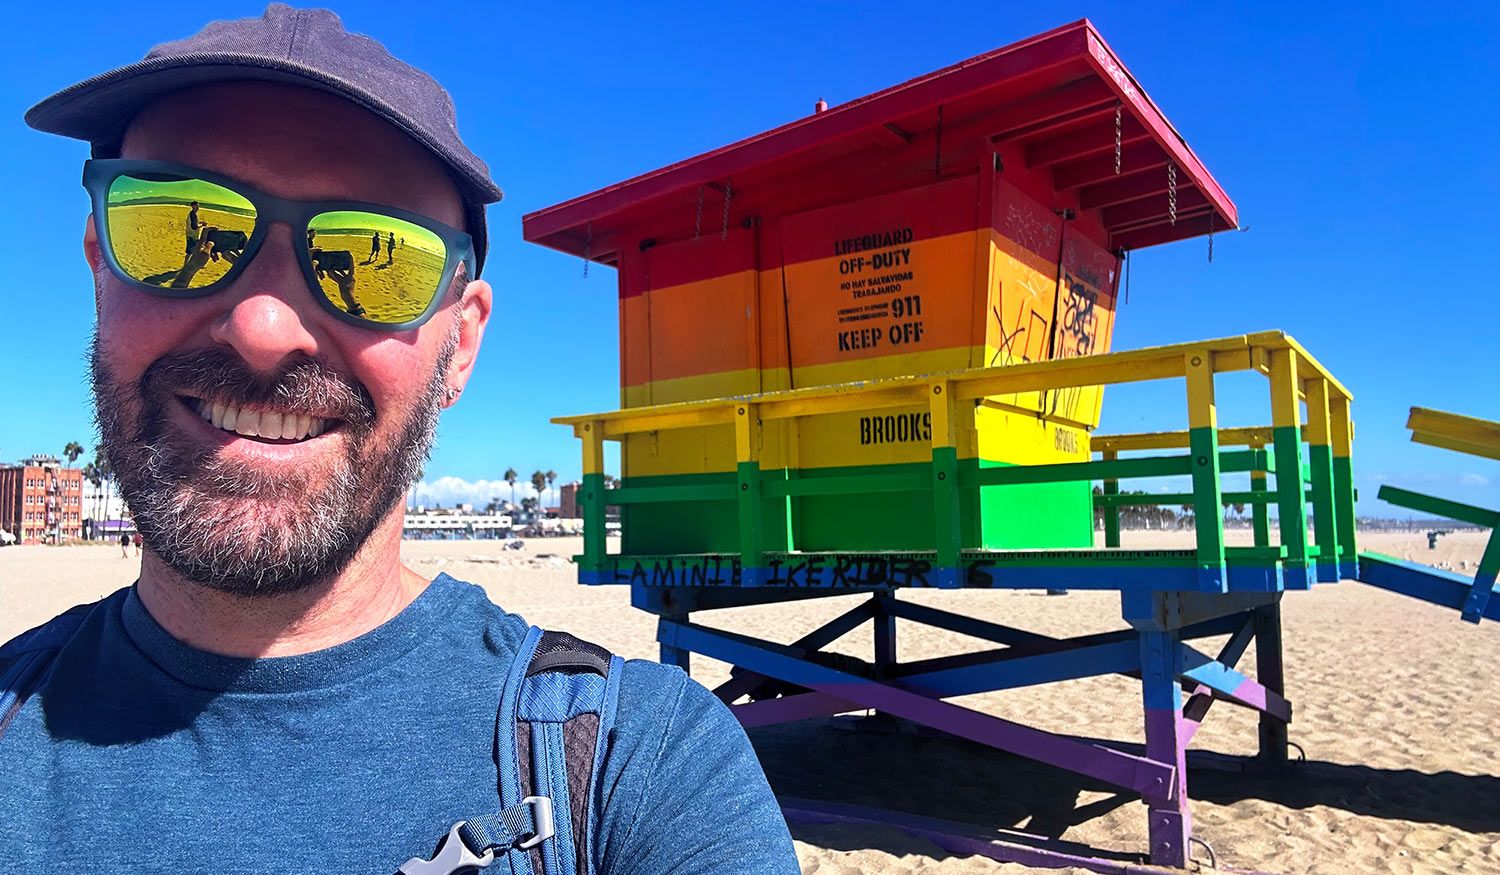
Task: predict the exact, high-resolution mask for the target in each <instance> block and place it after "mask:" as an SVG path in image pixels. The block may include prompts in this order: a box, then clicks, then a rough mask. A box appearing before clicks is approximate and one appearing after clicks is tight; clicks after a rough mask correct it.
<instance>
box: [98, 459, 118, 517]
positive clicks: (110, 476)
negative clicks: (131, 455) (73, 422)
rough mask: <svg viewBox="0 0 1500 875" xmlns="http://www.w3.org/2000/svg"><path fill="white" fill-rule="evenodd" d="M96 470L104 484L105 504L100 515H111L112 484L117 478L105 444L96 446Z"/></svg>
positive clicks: (100, 481)
mask: <svg viewBox="0 0 1500 875" xmlns="http://www.w3.org/2000/svg"><path fill="white" fill-rule="evenodd" d="M94 470H95V472H96V473H97V474H98V476H99V484H95V485H96V486H97V485H100V484H102V485H103V486H104V495H103V502H104V506H103V508H102V509H101V510H100V512H99V516H100V517H106V516H109V498H110V486H111V485H113V483H114V479H115V472H114V469H113V468H111V467H110V465H109V456H107V455H105V453H104V447H103V446H96V447H94Z"/></svg>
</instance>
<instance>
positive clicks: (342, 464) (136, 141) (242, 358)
mask: <svg viewBox="0 0 1500 875" xmlns="http://www.w3.org/2000/svg"><path fill="white" fill-rule="evenodd" d="M122 157H125V158H144V159H152V160H161V161H169V162H173V163H177V164H184V165H188V166H191V167H198V168H201V169H204V170H209V171H213V172H215V173H218V174H221V175H224V176H227V177H230V178H233V179H237V180H239V181H241V182H242V183H244V184H245V185H246V186H248V187H251V188H254V189H258V190H260V191H263V192H266V193H268V194H272V195H277V196H280V197H285V198H292V199H298V200H351V201H364V202H369V203H376V204H383V205H387V206H392V207H398V208H401V209H406V210H410V211H412V212H415V213H420V214H422V215H425V216H429V217H431V218H434V219H437V220H438V221H441V222H444V223H447V224H449V225H452V226H455V227H462V225H463V217H462V206H461V202H460V199H459V196H458V194H457V192H456V190H455V188H454V186H453V184H452V182H451V181H450V180H449V178H448V177H447V175H446V173H445V172H444V171H443V169H442V166H441V165H440V164H439V163H438V162H437V161H436V159H434V158H433V157H431V156H430V155H429V154H428V153H427V152H426V151H425V150H423V149H422V148H421V147H420V146H418V145H417V144H415V143H414V142H412V141H411V140H410V139H409V138H407V137H406V136H405V135H403V134H401V133H400V132H398V131H397V130H395V129H394V128H392V127H391V126H389V125H388V124H386V123H385V122H383V121H381V120H380V119H378V118H376V117H375V116H373V115H371V114H369V113H367V112H365V111H364V110H361V109H359V108H357V107H355V106H354V105H352V104H350V103H348V102H346V101H343V100H340V99H337V98H334V97H331V96H328V95H324V94H321V93H318V92H314V91H310V90H306V89H301V88H296V87H292V86H283V85H272V84H259V83H226V84H220V85H210V86H203V87H201V88H197V89H193V90H191V91H186V92H181V93H178V94H174V95H171V96H169V97H167V98H164V99H162V100H160V101H158V102H157V103H155V104H152V105H151V106H149V107H147V109H146V110H145V111H143V112H142V113H141V114H140V115H139V116H138V117H137V118H136V120H135V121H134V122H132V124H131V126H130V128H129V130H128V131H127V133H126V136H125V140H124V144H123V147H122ZM94 240H95V237H94V234H93V229H92V228H91V229H90V233H89V236H88V239H87V240H86V244H87V245H86V247H85V248H86V251H87V252H88V254H89V260H90V262H91V265H92V267H93V268H94V277H95V286H96V296H97V305H98V319H99V328H98V336H97V338H96V341H95V347H94V356H93V365H94V384H95V396H96V405H97V412H98V418H99V424H100V430H101V433H102V437H103V439H104V443H105V447H106V449H107V451H108V453H109V457H110V460H111V462H112V463H113V466H114V469H115V474H116V476H117V477H118V478H119V481H120V487H121V491H122V492H123V493H124V495H125V497H126V499H127V501H128V502H129V504H130V507H131V510H132V511H133V513H134V515H135V518H136V521H137V524H138V525H139V527H140V529H141V531H142V532H143V533H144V535H145V538H146V541H147V543H148V544H149V545H150V547H151V549H152V552H153V553H155V554H156V555H157V556H158V557H159V558H160V559H161V560H162V561H163V562H165V563H166V564H167V565H168V566H169V567H171V568H173V569H174V570H175V571H177V572H178V573H180V574H182V575H183V576H185V577H187V578H189V579H191V580H195V581H197V582H199V583H203V584H206V585H209V586H213V587H215V588H218V589H221V590H224V591H228V592H234V593H239V594H246V595H250V594H275V593H280V592H287V591H290V590H295V589H298V588H301V587H303V586H307V585H311V584H313V583H316V582H318V581H320V580H325V579H327V578H328V577H329V576H331V575H333V574H336V573H338V572H339V571H340V570H341V569H342V568H343V567H344V566H345V565H346V564H347V563H348V562H349V561H350V560H351V559H352V558H353V556H354V555H355V554H356V553H357V552H358V550H359V548H360V547H361V545H362V544H363V543H364V541H365V539H366V538H367V537H368V536H369V535H370V533H371V532H372V531H373V530H374V529H375V527H376V525H377V524H378V523H379V522H380V521H381V520H382V519H383V518H384V516H385V515H386V514H387V513H388V512H389V511H390V509H391V508H392V506H393V504H394V503H395V501H396V500H397V499H398V498H399V497H400V496H401V494H402V493H403V492H404V491H405V489H406V487H407V486H408V485H409V483H410V482H411V480H412V479H414V478H415V477H416V476H417V475H418V474H419V473H420V468H421V464H422V462H423V460H424V459H425V458H426V454H427V450H428V447H429V445H430V442H431V437H432V431H433V427H434V426H435V424H436V419H437V413H438V410H439V409H440V407H441V406H443V403H444V401H445V400H446V398H447V394H448V389H449V388H450V387H454V388H457V387H460V386H461V385H462V382H463V380H464V379H466V378H467V374H468V369H469V367H470V366H471V365H472V360H473V354H474V352H475V351H476V350H477V346H478V341H479V336H480V334H482V330H483V323H484V317H485V316H487V314H488V289H487V288H485V287H483V284H482V283H474V284H472V285H471V286H470V287H469V299H472V298H474V297H475V295H476V293H477V294H478V297H479V298H481V299H482V300H481V301H480V302H479V303H478V304H474V303H472V302H470V303H467V304H466V305H465V306H464V307H461V308H454V307H446V306H445V307H444V308H442V309H440V310H439V311H438V313H437V314H436V315H435V316H434V317H433V318H432V319H431V320H429V321H428V322H427V323H426V324H424V325H423V326H421V327H420V328H418V329H415V330H410V331H403V332H382V331H375V330H371V329H366V328H361V327H358V326H353V325H348V324H345V323H343V322H339V321H337V320H335V319H333V318H332V317H330V316H329V315H328V314H327V313H326V311H324V310H323V309H322V308H321V307H319V305H318V304H317V303H316V302H315V301H314V300H313V298H312V293H311V292H310V291H309V289H308V288H307V283H306V280H305V279H304V277H303V274H302V272H301V269H300V267H299V266H298V263H297V261H296V255H295V253H294V252H293V249H292V247H293V245H295V244H297V243H304V245H305V242H304V239H303V234H302V230H301V229H292V228H289V227H286V226H284V225H275V226H272V227H271V228H270V230H269V235H268V236H267V238H266V241H265V244H264V245H263V246H262V247H261V249H260V251H259V252H258V253H257V254H256V256H255V258H254V261H253V262H251V263H249V264H248V265H246V267H245V269H244V270H243V272H242V273H241V274H240V276H239V277H238V278H237V279H236V281H235V282H234V284H233V285H232V286H230V287H229V288H227V289H223V290H221V291H218V292H215V293H213V294H211V295H208V296H207V297H203V298H195V299H174V298H166V297H160V296H155V295H151V294H148V293H144V292H140V291H136V290H134V289H130V288H127V287H125V286H124V285H123V284H121V283H120V282H119V281H118V280H117V279H116V278H115V277H114V275H113V274H111V273H110V272H109V270H108V269H107V268H106V267H105V266H104V264H103V261H102V259H101V258H100V256H99V252H98V248H97V243H96V242H94ZM443 294H448V295H451V294H452V293H451V292H450V291H447V290H445V291H444V292H443ZM466 300H468V299H466ZM476 323H477V326H476ZM204 404H209V405H213V404H222V405H225V407H226V408H229V407H234V408H237V411H238V416H237V417H236V418H237V419H238V420H239V421H240V422H242V423H243V422H245V421H246V419H247V414H258V418H259V420H260V421H261V423H262V424H264V423H265V422H267V421H274V420H273V419H272V417H276V416H278V415H279V416H280V418H281V419H282V420H283V422H288V421H290V420H289V418H290V417H308V420H307V421H308V422H310V423H315V422H316V419H321V420H323V421H324V423H325V424H324V426H323V429H322V431H321V433H317V434H315V435H312V436H307V437H298V438H278V439H275V440H272V439H269V438H265V437H260V436H254V435H250V436H247V435H243V434H238V433H236V432H235V431H230V430H227V429H224V428H220V427H217V426H215V425H213V423H212V422H210V421H206V420H205V418H204V417H203V416H202V415H200V414H201V412H202V408H203V405H204ZM252 421H253V418H252ZM298 421H299V422H300V421H301V420H298ZM241 430H245V429H241ZM260 431H261V432H262V433H264V431H265V429H264V428H262V429H260ZM286 431H288V432H291V431H297V432H301V431H302V429H301V428H296V429H287V430H286ZM312 431H317V429H316V428H313V429H312Z"/></svg>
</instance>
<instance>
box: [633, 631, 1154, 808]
mask: <svg viewBox="0 0 1500 875" xmlns="http://www.w3.org/2000/svg"><path fill="white" fill-rule="evenodd" d="M657 635H658V638H659V640H662V643H669V644H671V645H673V646H675V647H680V648H684V649H688V650H691V651H693V652H694V653H701V654H703V655H705V656H708V657H711V658H713V659H719V660H722V661H724V662H729V663H731V664H734V665H742V666H746V667H748V668H751V669H752V670H759V671H761V672H762V673H764V674H766V675H768V676H771V677H776V678H779V679H781V680H784V681H787V682H789V683H793V684H797V685H798V686H803V687H807V688H809V689H811V690H814V691H816V692H821V693H825V694H827V695H830V696H833V697H834V698H837V699H843V700H845V701H849V702H853V703H855V704H856V705H858V706H859V707H862V708H874V709H876V710H879V711H884V712H886V713H889V714H894V715H896V716H897V717H902V718H905V719H907V720H910V721H912V722H914V723H919V724H922V725H924V726H930V727H932V728H934V729H938V730H941V731H943V732H946V733H948V734H950V735H956V736H958V737H960V738H967V739H969V740H970V741H976V742H979V743H980V744H986V745H989V746H991V747H995V748H998V749H1000V750H1006V751H1010V752H1011V753H1014V754H1017V755H1018V756H1024V757H1027V758H1029V759H1034V760H1038V761H1040V762H1044V763H1049V764H1052V765H1056V766H1058V767H1060V768H1064V769H1067V770H1069V771H1072V772H1076V773H1078V774H1081V775H1087V776H1088V777H1091V778H1095V779H1097V780H1100V781H1104V782H1106V783H1110V784H1114V785H1115V786H1119V787H1125V788H1127V789H1130V790H1134V791H1135V792H1137V793H1145V792H1147V791H1150V790H1153V789H1155V788H1162V787H1168V786H1171V785H1172V784H1173V783H1174V782H1176V781H1177V780H1178V770H1179V768H1180V766H1176V765H1172V764H1169V763H1164V762H1158V761H1156V760H1154V759H1153V758H1151V757H1149V756H1147V757H1139V756H1134V755H1132V754H1127V753H1124V752H1122V751H1119V750H1116V749H1114V748H1112V747H1108V746H1106V745H1102V744H1089V743H1086V742H1081V741H1078V740H1077V739H1074V738H1071V737H1069V736H1065V735H1057V734H1054V733H1051V732H1046V731H1044V730H1040V729H1035V728H1033V727H1030V726H1023V725H1021V724H1019V723H1012V722H1010V721H1008V720H1002V719H1000V718H998V717H991V716H989V715H987V714H981V713H979V712H978V711H974V710H971V709H969V708H964V707H961V706H959V705H954V704H951V703H949V702H943V701H940V700H934V699H930V698H928V697H926V696H922V695H920V694H918V693H913V692H909V691H907V690H901V689H897V688H895V687H891V686H887V685H885V684H881V683H877V682H874V681H871V680H868V679H866V678H862V677H860V676H858V675H854V674H849V673H847V672H843V671H839V670H837V669H834V668H830V667H828V666H824V665H819V664H817V663H812V662H806V661H804V660H801V659H797V658H795V657H792V656H787V655H786V654H783V653H780V652H777V651H776V650H773V649H770V648H769V647H767V646H766V642H763V641H758V640H756V639H753V638H749V637H747V636H742V635H735V634H733V633H730V632H723V631H720V630H713V629H704V628H702V627H698V626H693V625H691V624H688V623H669V622H663V623H662V625H661V626H660V627H659V628H658V631H657Z"/></svg>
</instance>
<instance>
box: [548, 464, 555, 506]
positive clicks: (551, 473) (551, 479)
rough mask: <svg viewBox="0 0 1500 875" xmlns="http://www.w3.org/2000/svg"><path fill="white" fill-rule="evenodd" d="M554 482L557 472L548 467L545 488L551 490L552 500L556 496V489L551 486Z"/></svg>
mask: <svg viewBox="0 0 1500 875" xmlns="http://www.w3.org/2000/svg"><path fill="white" fill-rule="evenodd" d="M556 482H557V472H556V471H553V470H551V469H550V468H549V469H548V470H547V488H548V489H551V490H552V498H553V499H554V500H555V499H556V498H557V490H556V489H555V488H553V486H552V484H553V483H556Z"/></svg>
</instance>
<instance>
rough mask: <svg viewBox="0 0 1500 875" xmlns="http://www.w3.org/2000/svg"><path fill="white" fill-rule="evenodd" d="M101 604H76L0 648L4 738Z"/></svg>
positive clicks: (0, 725)
mask: <svg viewBox="0 0 1500 875" xmlns="http://www.w3.org/2000/svg"><path fill="white" fill-rule="evenodd" d="M98 604H99V602H90V603H88V604H84V605H75V606H74V607H71V608H69V609H68V610H66V611H64V612H63V613H61V614H59V615H57V616H56V617H53V618H52V619H50V620H48V621H47V622H45V623H43V624H42V625H40V626H37V627H36V628H35V629H31V630H29V631H26V632H22V633H21V634H20V635H17V636H16V637H15V638H12V639H11V640H10V641H8V642H6V644H5V645H4V646H3V647H0V735H4V734H5V730H6V729H7V728H9V727H10V723H11V721H12V720H14V719H15V718H16V715H17V714H19V713H21V706H22V705H23V704H25V703H26V699H27V697H28V696H30V695H31V694H32V693H34V692H36V690H37V689H38V688H40V687H41V685H42V684H44V683H46V681H47V676H48V675H49V673H50V672H51V669H52V663H53V661H54V660H55V659H56V658H57V654H58V653H59V652H60V651H61V650H62V648H63V645H65V644H67V643H68V642H69V641H71V640H73V635H74V633H76V632H77V631H78V627H79V626H81V625H83V620H84V618H85V617H87V616H88V614H89V612H90V611H92V610H93V609H94V608H95V606H97V605H98Z"/></svg>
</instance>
